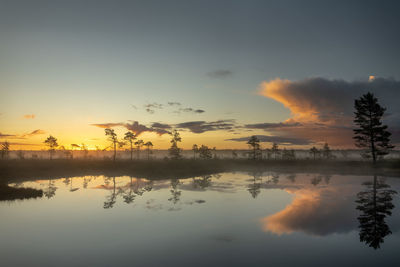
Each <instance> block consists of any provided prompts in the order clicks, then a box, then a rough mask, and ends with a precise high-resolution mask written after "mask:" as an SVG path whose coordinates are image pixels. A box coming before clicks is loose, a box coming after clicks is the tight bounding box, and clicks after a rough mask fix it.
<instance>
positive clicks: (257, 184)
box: [247, 172, 262, 198]
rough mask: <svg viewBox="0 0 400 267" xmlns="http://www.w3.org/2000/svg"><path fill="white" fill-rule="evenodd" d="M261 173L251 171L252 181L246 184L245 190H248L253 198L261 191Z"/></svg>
mask: <svg viewBox="0 0 400 267" xmlns="http://www.w3.org/2000/svg"><path fill="white" fill-rule="evenodd" d="M261 182H262V180H261V173H258V172H254V173H253V183H252V184H249V185H248V188H247V191H249V192H250V194H251V196H252V197H253V198H256V197H257V196H258V195H259V194H260V192H261Z"/></svg>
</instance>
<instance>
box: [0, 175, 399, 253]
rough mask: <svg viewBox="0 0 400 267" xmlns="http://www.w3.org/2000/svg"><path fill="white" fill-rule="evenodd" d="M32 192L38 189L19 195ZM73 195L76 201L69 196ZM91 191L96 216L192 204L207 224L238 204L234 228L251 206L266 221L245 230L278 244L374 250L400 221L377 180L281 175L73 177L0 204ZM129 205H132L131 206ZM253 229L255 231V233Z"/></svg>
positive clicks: (18, 191) (0, 192)
mask: <svg viewBox="0 0 400 267" xmlns="http://www.w3.org/2000/svg"><path fill="white" fill-rule="evenodd" d="M280 177H282V178H280ZM391 181H395V182H396V186H397V187H399V185H400V183H398V182H397V180H391ZM63 184H64V185H65V186H63ZM35 186H38V187H39V188H37V189H34V188H31V190H29V189H27V188H23V187H35ZM84 189H85V190H84ZM94 189H98V190H94ZM7 190H8V191H10V190H11V191H13V192H14V193H13V194H14V196H13V197H10V194H9V195H8V196H7V197H5V193H4V192H6V191H7ZM78 190H80V191H79V192H82V193H81V194H77V193H74V194H70V193H71V192H76V191H78ZM94 191H96V192H98V193H99V194H98V196H97V197H98V198H95V199H96V201H98V202H96V203H98V204H96V205H98V207H99V208H100V207H101V204H100V203H103V206H102V207H103V208H104V209H112V208H114V209H118V208H119V207H118V205H117V203H118V202H119V201H120V202H121V203H122V204H124V203H125V204H129V205H131V206H132V207H134V208H135V209H140V208H142V207H143V208H145V209H146V210H152V211H155V212H158V211H162V210H164V211H178V210H182V209H183V207H185V206H186V207H189V206H192V207H193V208H195V207H197V206H198V205H197V204H203V203H206V205H202V206H206V207H207V209H204V210H203V212H205V217H208V216H209V214H208V213H207V212H208V210H209V209H211V208H212V207H211V206H210V205H207V204H208V203H212V202H214V203H217V204H218V205H220V206H222V207H223V206H229V205H232V204H231V202H232V203H235V201H237V202H236V203H240V204H241V205H237V204H236V206H235V209H234V210H232V212H237V214H236V215H237V217H236V220H238V219H237V218H242V217H243V218H245V217H246V216H248V218H249V217H251V216H255V215H251V214H250V215H249V214H246V215H244V213H245V212H247V211H244V210H243V209H239V208H237V207H239V206H240V207H249V206H250V205H251V206H252V209H251V210H252V211H254V212H256V211H257V212H259V213H261V214H265V217H263V218H261V219H260V217H261V216H260V214H258V215H257V217H256V218H255V219H253V220H250V219H248V218H247V219H246V220H248V223H250V222H251V223H252V222H254V221H257V222H261V230H263V231H265V232H268V233H270V234H273V235H274V236H277V237H280V236H282V235H292V234H295V233H301V234H304V236H319V237H324V238H329V236H331V235H333V234H340V235H349V234H357V235H359V239H360V241H361V242H362V243H365V244H367V245H368V246H370V247H372V248H375V249H377V248H380V246H381V244H382V243H383V242H384V239H386V238H387V237H388V236H389V235H390V234H391V233H392V231H393V232H395V230H391V229H390V228H392V229H393V227H395V229H396V231H398V230H399V229H400V223H399V222H400V221H399V219H400V217H399V216H394V217H395V221H394V222H393V223H392V225H391V223H390V220H389V217H390V216H392V212H393V209H394V206H395V205H394V201H395V199H394V195H395V194H396V193H397V192H396V191H395V189H394V188H392V187H391V186H390V185H389V183H388V180H387V179H383V178H382V177H378V176H376V175H374V176H373V177H372V179H371V177H361V178H360V177H347V176H337V175H321V174H301V173H299V174H284V175H281V174H279V173H275V172H264V173H262V172H251V173H248V174H244V173H238V174H234V173H226V174H222V175H204V176H199V177H193V178H189V179H177V178H176V179H170V180H158V181H150V180H146V179H139V178H135V177H128V176H126V177H115V176H114V177H102V176H98V177H95V176H87V177H71V178H65V179H49V180H45V181H38V182H37V183H34V182H27V183H22V184H10V185H7V186H5V185H0V197H1V198H0V200H12V199H29V198H40V197H42V196H44V197H45V198H46V199H52V201H56V199H57V197H55V196H56V192H57V196H58V194H60V195H62V197H63V198H64V201H65V199H68V198H73V197H81V198H83V201H85V199H84V197H85V196H87V194H91V192H94ZM83 192H84V193H83ZM150 192H151V193H150ZM145 193H146V194H145ZM196 194H197V195H196ZM199 194H200V195H199ZM222 194H226V195H228V194H229V201H228V200H221V198H219V196H220V195H222ZM200 196H201V198H199V197H200ZM254 199H257V201H254ZM283 199H287V202H283ZM141 200H142V201H141ZM247 201H251V202H247ZM133 203H135V204H134V205H132V204H133ZM138 203H139V204H138ZM82 205H87V204H85V203H82ZM140 205H141V206H140ZM258 205H259V206H258ZM122 206H126V205H122ZM255 207H257V208H255ZM221 209H222V210H223V208H221ZM245 209H246V208H245ZM222 210H221V211H222ZM264 211H265V212H264ZM226 219H228V220H231V219H232V218H226ZM357 219H358V222H357ZM243 220H244V219H243ZM253 227H254V228H256V229H258V231H260V227H259V226H257V225H254V226H253ZM239 231H240V229H239ZM266 236H267V235H266ZM353 240H354V238H353ZM357 242H358V241H357Z"/></svg>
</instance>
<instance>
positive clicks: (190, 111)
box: [174, 108, 206, 114]
mask: <svg viewBox="0 0 400 267" xmlns="http://www.w3.org/2000/svg"><path fill="white" fill-rule="evenodd" d="M174 112H175V113H181V112H186V113H195V114H200V113H204V112H206V111H205V110H203V109H193V108H180V109H178V110H177V111H174Z"/></svg>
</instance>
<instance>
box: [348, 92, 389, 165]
mask: <svg viewBox="0 0 400 267" xmlns="http://www.w3.org/2000/svg"><path fill="white" fill-rule="evenodd" d="M354 107H355V109H356V111H355V112H354V114H355V119H354V123H355V124H356V125H357V126H358V128H356V129H354V134H355V136H354V137H353V138H354V139H355V143H356V146H357V147H360V148H363V149H365V151H364V152H363V156H364V157H367V158H371V157H372V161H373V163H376V160H377V158H378V157H383V156H384V155H387V154H388V153H389V151H390V149H392V148H393V147H394V146H392V145H391V144H390V135H391V133H389V132H388V131H387V126H386V125H383V124H382V122H381V118H382V116H383V114H384V113H385V110H386V108H384V107H382V106H381V105H379V104H378V99H377V98H376V97H375V96H374V95H373V94H371V93H367V94H365V95H363V96H361V97H360V98H359V99H356V100H355V102H354Z"/></svg>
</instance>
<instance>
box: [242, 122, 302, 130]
mask: <svg viewBox="0 0 400 267" xmlns="http://www.w3.org/2000/svg"><path fill="white" fill-rule="evenodd" d="M296 126H302V124H301V123H299V122H279V123H271V122H264V123H255V124H246V125H245V126H244V127H245V128H249V129H263V130H268V129H274V128H287V127H296Z"/></svg>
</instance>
